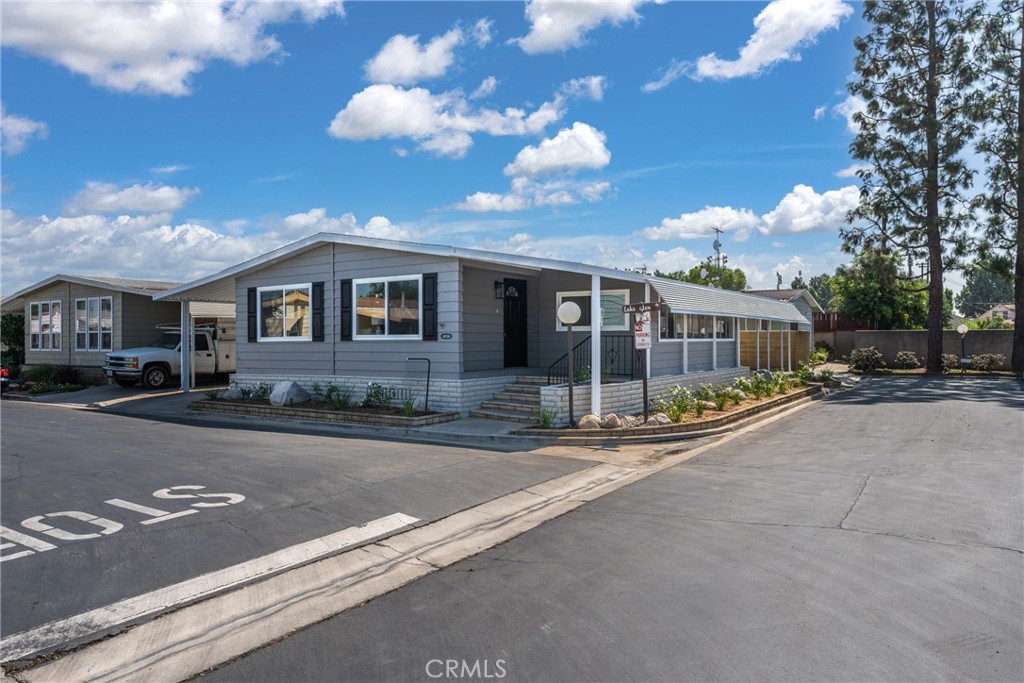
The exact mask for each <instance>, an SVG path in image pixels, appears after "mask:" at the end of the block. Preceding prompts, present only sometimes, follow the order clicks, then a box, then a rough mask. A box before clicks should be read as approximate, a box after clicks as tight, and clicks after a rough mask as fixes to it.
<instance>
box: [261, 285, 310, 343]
mask: <svg viewBox="0 0 1024 683" xmlns="http://www.w3.org/2000/svg"><path fill="white" fill-rule="evenodd" d="M312 293H313V284H312V283H309V282H307V283H305V284H298V285H275V286H273V287H258V288H257V289H256V305H257V306H258V307H259V325H258V327H257V331H258V339H259V340H260V341H310V340H312V338H313V337H312V335H311V333H310V314H311V311H312V309H311V308H310V301H311V300H312Z"/></svg>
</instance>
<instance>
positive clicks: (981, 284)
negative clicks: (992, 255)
mask: <svg viewBox="0 0 1024 683" xmlns="http://www.w3.org/2000/svg"><path fill="white" fill-rule="evenodd" d="M1001 269H1002V268H1001V267H1000V265H999V263H998V262H996V263H993V261H992V259H982V260H979V261H976V262H975V263H974V264H973V265H972V266H971V267H969V268H967V269H966V270H965V271H964V275H965V277H964V286H963V289H961V290H960V292H959V293H958V294H957V295H956V299H955V301H956V307H957V308H958V309H960V313H961V314H963V316H964V317H967V318H976V317H978V316H979V315H981V314H982V313H984V312H985V311H987V310H988V309H990V308H992V306H993V305H995V304H999V303H1007V302H1010V301H1013V282H1011V281H1010V279H1009V278H1008V277H1006V275H1004V274H1003V273H1001V272H999V271H1000V270H1001Z"/></svg>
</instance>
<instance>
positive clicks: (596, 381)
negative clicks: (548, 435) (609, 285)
mask: <svg viewBox="0 0 1024 683" xmlns="http://www.w3.org/2000/svg"><path fill="white" fill-rule="evenodd" d="M612 291H615V290H609V293H611V292H612ZM602 294H604V292H602V291H601V276H600V275H597V274H594V275H591V276H590V324H591V326H592V327H593V328H594V329H593V331H592V332H591V333H590V412H592V413H593V414H595V415H600V414H601V331H602V330H603V329H604V326H603V325H602V324H601V322H602V321H601V313H602V308H601V295H602ZM626 303H627V304H628V303H629V291H626ZM622 317H623V319H624V321H625V328H626V329H629V316H628V315H626V314H625V313H623V314H622ZM617 327H618V326H616V325H609V326H608V329H609V330H612V329H617Z"/></svg>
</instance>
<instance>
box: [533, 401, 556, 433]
mask: <svg viewBox="0 0 1024 683" xmlns="http://www.w3.org/2000/svg"><path fill="white" fill-rule="evenodd" d="M537 421H538V422H540V426H541V428H542V429H551V425H553V424H554V423H555V411H553V410H551V409H550V408H545V407H544V406H537Z"/></svg>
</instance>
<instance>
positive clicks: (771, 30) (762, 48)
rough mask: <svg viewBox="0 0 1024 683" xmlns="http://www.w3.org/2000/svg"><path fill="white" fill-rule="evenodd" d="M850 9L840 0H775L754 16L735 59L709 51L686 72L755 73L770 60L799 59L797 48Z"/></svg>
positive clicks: (712, 74) (715, 76) (705, 75)
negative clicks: (747, 34)
mask: <svg viewBox="0 0 1024 683" xmlns="http://www.w3.org/2000/svg"><path fill="white" fill-rule="evenodd" d="M852 13H853V8H852V7H850V6H849V5H847V4H846V3H844V2H841V0H774V1H773V2H771V3H769V4H768V6H767V7H765V8H764V9H763V10H761V13H760V14H758V15H757V17H756V18H755V19H754V28H755V31H754V34H753V35H752V36H751V37H750V40H748V41H747V44H746V45H744V46H743V47H742V48H740V54H739V57H738V58H737V59H732V60H730V59H722V58H720V57H718V56H717V55H716V54H714V53H712V54H709V55H704V56H703V57H700V58H699V59H697V61H696V62H695V63H694V64H693V67H692V70H691V71H690V73H689V75H690V76H691V77H692V78H694V79H697V80H702V79H705V78H713V79H728V78H739V77H742V76H756V75H758V74H760V73H761V72H763V71H764V70H765V69H767V68H769V67H771V66H772V65H773V64H776V63H777V62H782V61H799V60H800V53H799V49H800V48H802V47H804V46H807V45H809V44H812V43H813V42H814V40H815V39H816V38H817V36H818V34H820V33H822V32H823V31H826V30H829V29H834V28H837V27H838V26H839V23H840V22H841V21H842V20H843V19H845V18H846V17H848V16H849V15H850V14H852Z"/></svg>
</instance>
